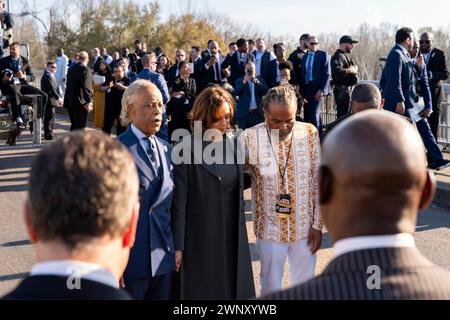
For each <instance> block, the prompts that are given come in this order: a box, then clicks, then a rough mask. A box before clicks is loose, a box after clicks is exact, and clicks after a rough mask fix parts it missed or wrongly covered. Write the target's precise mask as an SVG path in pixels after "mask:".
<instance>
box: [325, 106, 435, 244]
mask: <svg viewBox="0 0 450 320" xmlns="http://www.w3.org/2000/svg"><path fill="white" fill-rule="evenodd" d="M433 190H434V189H433V179H432V177H431V176H430V175H429V173H428V171H427V170H426V157H425V149H424V146H423V143H422V140H421V138H420V136H419V134H418V133H417V130H416V129H415V128H414V127H413V126H412V125H411V124H410V123H409V122H408V121H406V120H405V119H403V118H402V117H400V116H398V115H395V114H393V113H390V112H385V111H375V110H367V111H364V112H360V113H358V114H357V115H355V116H353V117H351V118H350V119H349V120H348V121H346V122H345V123H343V124H341V125H340V126H338V127H336V129H335V130H334V131H332V132H331V133H330V134H329V136H328V137H327V139H326V140H325V141H324V145H323V154H322V166H321V178H320V193H321V195H320V196H321V205H322V207H321V208H322V209H321V210H322V211H321V212H322V216H323V219H324V222H325V224H326V225H327V227H328V230H329V232H330V235H331V238H332V239H333V241H337V240H340V239H343V238H347V237H354V236H364V235H382V234H395V233H401V232H407V233H413V232H414V230H415V223H416V215H417V211H418V210H419V209H424V208H426V207H427V206H428V205H429V203H430V202H431V200H432V197H433Z"/></svg>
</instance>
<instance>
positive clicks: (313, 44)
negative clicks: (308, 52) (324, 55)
mask: <svg viewBox="0 0 450 320" xmlns="http://www.w3.org/2000/svg"><path fill="white" fill-rule="evenodd" d="M309 44H310V45H311V46H318V45H319V43H318V42H310V43H309Z"/></svg>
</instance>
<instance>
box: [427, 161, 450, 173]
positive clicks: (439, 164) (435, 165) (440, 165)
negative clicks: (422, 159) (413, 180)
mask: <svg viewBox="0 0 450 320" xmlns="http://www.w3.org/2000/svg"><path fill="white" fill-rule="evenodd" d="M448 166H450V160H445V159H442V160H438V161H436V162H435V163H433V164H432V165H430V169H433V170H436V171H439V170H442V169H444V168H446V167H448Z"/></svg>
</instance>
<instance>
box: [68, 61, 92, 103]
mask: <svg viewBox="0 0 450 320" xmlns="http://www.w3.org/2000/svg"><path fill="white" fill-rule="evenodd" d="M90 102H92V75H91V71H90V70H89V68H88V67H87V66H85V65H84V64H83V63H81V62H78V63H77V64H76V65H75V66H74V67H73V68H72V69H70V70H69V72H68V73H67V85H66V93H65V95H64V108H68V109H69V108H81V107H82V106H83V105H85V104H87V103H90Z"/></svg>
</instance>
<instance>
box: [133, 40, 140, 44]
mask: <svg viewBox="0 0 450 320" xmlns="http://www.w3.org/2000/svg"><path fill="white" fill-rule="evenodd" d="M137 43H142V41H141V40H136V41H134V44H137Z"/></svg>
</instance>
